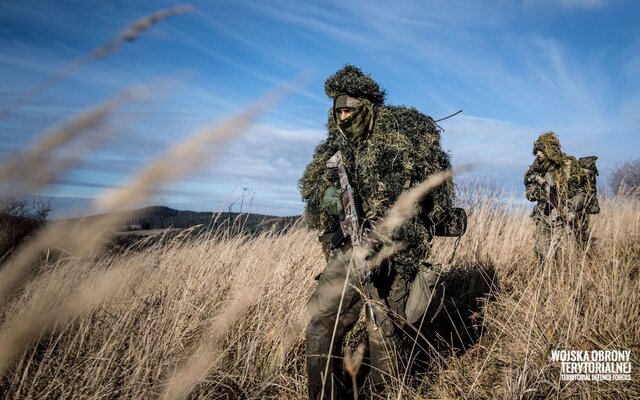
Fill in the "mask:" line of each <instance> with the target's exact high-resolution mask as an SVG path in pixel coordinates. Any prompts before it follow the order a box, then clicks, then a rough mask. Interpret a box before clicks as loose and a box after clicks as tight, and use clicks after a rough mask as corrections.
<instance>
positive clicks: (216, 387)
mask: <svg viewBox="0 0 640 400" xmlns="http://www.w3.org/2000/svg"><path fill="white" fill-rule="evenodd" d="M479 190H480V189H479ZM498 198H499V197H497V196H495V194H491V195H488V194H484V195H483V194H480V196H478V197H477V198H476V199H475V200H472V201H474V202H475V204H474V207H473V212H472V213H471V215H470V218H469V230H468V232H467V234H466V235H465V237H464V238H463V239H462V241H461V243H460V244H459V246H458V249H457V251H456V255H455V258H454V260H455V261H454V262H453V264H449V263H448V262H447V261H448V259H449V257H450V256H451V253H452V252H453V246H454V239H437V240H436V243H435V246H434V248H435V250H436V252H435V254H434V259H435V260H440V261H441V263H442V267H443V269H444V270H445V271H446V270H448V269H449V270H450V269H451V268H459V269H463V268H467V269H468V268H471V269H476V270H478V271H483V270H484V269H485V268H486V267H487V265H488V264H492V266H493V268H495V272H496V274H497V277H498V279H499V282H500V290H499V291H498V292H496V293H493V300H492V301H488V302H486V303H485V306H484V309H483V311H484V312H483V315H482V317H481V318H480V319H479V321H481V323H482V326H475V327H473V326H470V327H469V329H482V330H483V331H484V335H483V336H482V337H481V338H480V340H479V342H478V343H476V344H475V345H472V346H471V347H470V348H467V349H464V350H466V351H464V352H462V351H459V350H460V349H458V351H451V352H449V353H448V354H447V356H445V357H439V358H435V359H434V360H433V365H432V366H431V368H430V369H429V371H428V373H427V374H425V375H423V376H422V379H423V383H422V384H421V385H418V386H416V385H415V383H416V382H415V380H413V382H412V383H413V384H412V385H408V384H407V382H410V381H411V380H410V379H407V377H404V376H401V375H402V374H399V376H397V377H396V382H397V383H398V385H395V387H394V393H398V392H400V393H399V395H400V396H401V398H408V397H411V398H432V397H437V398H443V397H448V398H513V397H515V398H521V397H523V398H546V397H554V398H556V397H559V398H570V397H572V396H573V397H575V396H579V397H589V396H591V397H594V398H611V399H615V398H631V397H633V396H634V395H637V394H638V393H640V392H639V391H638V390H639V388H638V386H637V368H638V361H637V358H635V359H634V363H635V364H634V365H633V370H634V372H633V376H634V378H635V379H636V380H635V381H633V382H628V381H626V382H625V381H623V382H561V381H560V380H559V365H556V364H557V363H553V362H551V361H550V360H549V355H550V350H551V349H556V348H560V349H588V350H591V349H629V350H631V351H632V354H634V357H637V354H638V351H640V348H639V347H640V345H639V343H640V325H639V323H638V318H637V316H638V315H639V314H640V305H639V304H640V301H639V300H640V284H639V281H638V268H639V265H640V263H639V261H640V249H639V248H638V241H639V239H640V204H639V203H638V202H633V201H631V200H629V199H609V200H607V201H605V202H603V206H604V207H603V214H602V215H599V216H597V217H595V218H594V221H593V223H594V224H593V225H594V229H593V231H594V237H596V238H597V241H596V242H595V244H594V248H593V250H592V253H591V255H589V256H585V255H584V254H581V253H576V252H574V251H573V249H571V248H566V249H564V251H563V252H562V256H561V257H559V259H558V261H557V264H556V265H555V266H554V267H552V268H551V267H550V268H547V269H545V270H540V269H538V268H537V267H536V265H535V258H534V256H533V252H532V245H533V243H532V235H531V234H532V231H533V226H532V224H531V223H530V222H529V219H528V218H527V210H526V209H523V208H518V207H514V206H513V204H512V203H511V202H507V204H500V203H499V202H498V200H497V199H498ZM323 264H324V259H323V256H322V253H321V249H320V246H319V244H318V243H317V241H316V237H315V234H314V233H312V232H309V231H307V230H305V229H303V228H300V229H294V230H291V231H289V232H287V233H285V234H279V233H277V232H270V233H265V234H262V235H260V236H259V237H255V238H246V237H244V238H243V237H235V238H231V237H228V236H227V237H224V236H219V235H215V234H208V235H206V236H204V237H202V238H201V240H200V241H195V242H194V241H188V242H181V241H180V240H179V239H176V240H174V241H173V242H172V243H170V244H168V245H167V244H165V245H163V246H158V247H156V248H151V249H148V250H147V251H144V252H142V253H140V252H138V253H133V252H132V253H124V254H121V255H119V256H115V257H104V258H101V259H99V260H94V259H86V258H78V257H70V258H67V259H64V260H59V261H57V262H56V263H55V264H47V265H44V266H43V267H42V270H41V273H40V274H39V275H38V277H37V278H35V279H33V280H31V281H30V282H29V283H28V284H27V285H26V286H25V287H24V290H23V291H22V292H21V293H20V296H17V297H15V298H13V300H12V301H11V302H10V303H9V304H8V306H7V307H4V308H3V312H2V328H1V333H0V349H2V351H1V353H2V355H1V357H0V371H2V374H3V378H2V385H1V388H2V390H3V392H4V397H5V398H27V397H30V398H60V397H64V398H80V397H82V398H95V399H97V398H156V397H163V398H181V397H183V396H184V395H187V394H188V396H187V397H189V398H205V397H207V398H246V397H255V398H264V397H271V398H305V396H306V388H305V384H306V378H305V372H304V358H303V354H304V352H303V348H304V342H303V333H302V332H303V329H304V326H305V324H306V321H305V313H304V308H305V303H306V300H307V298H308V296H309V295H310V293H311V291H312V290H313V285H314V280H313V277H314V276H315V275H316V274H317V273H318V272H320V271H321V270H322V268H323ZM452 265H455V267H452ZM402 382H405V383H404V384H401V383H402Z"/></svg>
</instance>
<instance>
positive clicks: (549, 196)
mask: <svg viewBox="0 0 640 400" xmlns="http://www.w3.org/2000/svg"><path fill="white" fill-rule="evenodd" d="M532 181H533V182H535V183H537V184H538V185H540V187H541V188H542V190H544V192H545V193H546V199H545V200H544V202H545V203H547V204H548V205H549V207H551V208H552V209H555V210H556V211H557V212H558V215H559V216H560V219H561V220H562V221H564V222H566V223H571V222H573V220H574V219H575V215H574V214H573V212H571V211H570V210H569V209H568V207H567V204H565V203H563V202H562V201H561V199H560V198H559V196H558V188H557V187H556V185H555V184H553V185H550V184H549V182H548V181H546V180H545V179H544V178H542V177H541V176H540V175H535V176H534V177H533V178H532Z"/></svg>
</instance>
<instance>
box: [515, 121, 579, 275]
mask: <svg viewBox="0 0 640 400" xmlns="http://www.w3.org/2000/svg"><path fill="white" fill-rule="evenodd" d="M533 154H534V155H535V156H536V158H535V160H534V161H533V164H531V166H530V167H529V169H528V170H527V172H526V174H525V176H524V184H525V188H526V192H525V194H526V196H527V199H528V200H529V201H535V202H537V204H536V206H535V207H534V208H533V212H532V214H531V217H532V218H533V220H534V223H535V226H536V228H535V253H536V256H537V257H538V260H539V262H540V265H544V264H545V262H546V261H547V260H549V259H552V258H553V256H554V255H555V250H556V249H555V247H557V245H558V243H559V239H560V238H561V237H562V234H563V233H565V232H566V229H569V231H570V232H569V233H570V234H572V235H573V236H574V237H575V240H576V243H577V244H578V246H579V248H584V246H585V245H586V243H587V241H588V239H589V220H588V215H587V211H586V210H585V202H586V195H587V194H586V176H585V174H584V172H583V169H582V168H581V166H580V163H579V162H578V160H577V159H576V158H575V157H573V156H569V155H567V154H565V153H563V152H562V150H561V148H560V141H559V140H558V138H557V137H556V135H555V133H553V132H545V133H543V134H541V135H540V136H539V137H538V139H537V140H536V141H535V143H534V145H533Z"/></svg>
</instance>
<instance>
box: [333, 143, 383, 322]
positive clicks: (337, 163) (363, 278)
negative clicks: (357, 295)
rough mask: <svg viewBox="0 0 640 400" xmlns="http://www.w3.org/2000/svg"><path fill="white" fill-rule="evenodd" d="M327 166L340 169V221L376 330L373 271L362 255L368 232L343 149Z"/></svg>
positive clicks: (368, 312) (368, 311) (370, 317)
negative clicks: (372, 283) (350, 247)
mask: <svg viewBox="0 0 640 400" xmlns="http://www.w3.org/2000/svg"><path fill="white" fill-rule="evenodd" d="M327 167H329V168H336V169H337V170H338V178H339V180H340V194H341V197H342V211H343V212H344V219H343V220H342V221H340V230H341V231H342V234H343V235H344V237H345V238H348V239H350V240H351V246H352V248H353V251H352V252H351V261H350V262H351V263H352V264H353V265H355V267H356V276H357V281H358V284H359V285H360V286H361V289H362V290H363V293H364V298H365V299H364V300H365V307H366V308H367V314H368V315H369V319H370V321H371V326H372V329H373V330H374V331H375V330H377V329H378V325H377V323H376V316H375V313H374V311H373V303H372V301H371V293H370V291H369V286H370V284H371V271H370V270H369V268H368V266H367V262H366V260H364V259H363V258H362V257H361V256H360V255H361V254H363V252H362V251H360V250H362V249H363V248H364V247H365V245H366V243H365V239H366V232H365V230H364V229H363V227H362V224H361V222H360V218H359V217H358V207H357V205H356V202H355V197H354V193H353V187H352V186H351V184H350V183H349V176H348V175H347V169H346V168H345V166H344V163H343V162H342V152H341V151H339V150H338V151H337V152H336V153H335V154H334V155H333V156H332V157H331V158H330V159H329V160H328V161H327ZM350 267H351V265H350Z"/></svg>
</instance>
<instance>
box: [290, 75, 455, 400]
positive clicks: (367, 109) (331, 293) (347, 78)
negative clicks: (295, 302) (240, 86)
mask: <svg viewBox="0 0 640 400" xmlns="http://www.w3.org/2000/svg"><path fill="white" fill-rule="evenodd" d="M324 88H325V93H326V95H327V96H328V97H329V98H331V99H333V107H332V108H331V109H330V112H329V118H328V122H327V128H328V136H327V138H326V139H325V140H324V141H323V142H321V143H320V144H319V145H318V146H317V147H316V149H315V154H314V156H313V160H312V161H311V163H310V164H309V165H308V166H307V168H306V170H305V171H304V175H303V176H302V178H301V179H300V182H299V186H300V191H301V194H302V198H303V200H304V201H305V202H306V210H305V211H306V212H305V217H306V220H307V222H308V224H309V225H310V226H311V227H312V228H315V229H318V230H319V231H320V232H321V233H322V234H321V235H320V241H321V242H322V243H323V249H324V250H325V256H326V257H327V266H326V268H325V270H324V271H323V273H322V274H321V275H320V276H319V277H318V286H317V287H316V290H315V292H314V293H313V295H312V296H311V298H310V300H309V303H308V313H309V316H310V317H311V320H310V323H309V326H308V328H307V331H306V339H307V341H306V343H307V374H308V380H309V396H310V397H311V398H312V399H317V398H320V396H321V393H324V397H325V398H339V397H340V396H342V395H343V394H344V387H345V386H346V387H350V386H351V385H350V383H349V384H347V385H344V384H343V382H341V379H343V377H342V372H341V364H342V362H341V361H339V359H336V360H335V362H334V360H333V358H334V357H340V350H341V347H342V343H343V339H344V336H345V334H346V333H347V332H348V331H349V330H350V329H351V328H352V327H353V326H354V324H355V323H356V322H357V321H358V319H359V315H360V310H361V309H362V306H363V299H362V297H361V294H360V293H359V291H358V290H357V289H356V285H355V282H354V273H351V274H350V275H349V279H348V284H347V285H346V286H345V280H347V269H348V268H349V260H350V257H351V254H352V250H351V246H350V243H349V241H346V242H341V243H336V241H335V240H333V244H332V243H331V242H332V241H331V240H330V238H332V237H333V238H335V233H336V232H337V231H338V230H339V229H340V225H339V224H340V222H339V221H340V218H343V216H344V211H343V209H342V203H341V190H340V183H339V180H338V177H337V173H336V171H335V169H330V168H327V161H328V160H329V159H330V158H331V157H332V156H333V155H334V154H335V153H336V152H337V151H341V153H342V157H343V161H344V165H345V167H346V170H347V172H348V175H349V179H350V181H351V185H352V187H353V193H354V198H355V203H356V205H357V208H358V210H359V212H358V215H359V216H361V219H362V224H363V226H364V227H365V228H366V229H370V230H371V233H372V234H371V235H369V236H370V237H371V238H374V237H375V226H376V221H378V220H379V219H380V218H382V217H384V216H385V214H386V212H387V210H388V208H389V207H390V206H391V205H393V204H394V202H395V201H396V199H397V198H398V196H399V195H400V194H401V193H402V192H403V191H404V190H407V189H409V188H411V187H412V186H414V185H416V184H418V183H420V182H422V181H424V180H425V179H427V178H428V177H429V176H430V175H432V174H434V173H437V172H440V171H443V170H446V169H449V168H450V167H451V164H450V160H449V156H448V154H447V153H446V152H444V151H443V150H442V148H441V146H440V130H439V128H438V126H437V125H436V123H435V122H434V121H433V119H431V118H430V117H429V116H426V115H424V114H422V113H420V112H418V111H417V110H416V109H415V108H409V107H398V106H390V105H385V103H384V100H385V92H384V90H383V89H381V88H380V86H379V85H378V84H377V83H376V82H375V81H374V80H373V79H372V78H371V77H369V76H367V75H365V74H364V73H363V72H362V71H360V70H359V69H358V68H356V67H354V66H351V65H346V66H345V67H344V68H342V69H341V70H339V71H338V72H336V73H335V74H334V75H332V76H330V77H329V78H328V79H327V80H326V82H325V86H324ZM452 200H453V183H452V182H451V181H447V182H446V183H445V184H444V185H441V186H440V187H438V188H437V189H435V190H434V191H432V192H431V193H429V194H428V195H427V197H426V198H425V199H424V200H423V201H422V202H421V203H420V204H416V207H417V211H418V213H417V214H416V215H417V216H416V217H414V218H413V219H410V220H409V221H407V222H406V223H404V224H403V225H402V226H401V227H400V228H398V229H396V230H395V231H394V232H392V233H391V236H390V237H391V240H392V241H393V242H395V243H402V244H403V245H404V246H403V248H404V250H401V251H400V252H398V253H396V254H395V255H393V256H391V257H390V258H388V259H387V260H386V261H384V262H383V263H382V264H381V265H380V267H379V268H378V269H377V270H375V271H374V272H373V273H372V276H371V284H370V290H371V298H372V299H373V300H374V301H373V302H372V304H375V307H374V313H375V321H376V323H377V325H378V326H379V329H376V330H373V329H372V327H371V321H370V318H368V319H369V321H368V322H369V323H368V325H369V328H368V339H369V353H370V360H371V382H372V387H373V390H374V391H375V392H377V393H380V392H381V391H383V390H384V388H385V385H386V383H387V382H388V379H389V377H390V376H393V373H394V366H397V364H396V362H395V361H396V360H395V356H396V354H395V349H396V346H397V344H398V339H399V332H400V330H401V327H402V325H403V324H405V323H406V320H407V314H406V313H405V311H406V308H405V307H406V306H407V305H406V303H407V298H408V297H409V288H410V285H411V282H412V280H413V279H414V277H415V276H416V274H417V273H418V271H421V274H422V273H423V272H424V271H425V270H426V271H431V269H430V265H429V264H428V263H427V257H428V256H429V253H430V242H431V239H432V237H433V235H434V233H435V230H436V226H438V224H439V223H440V222H442V221H443V220H445V219H446V218H447V216H448V215H449V214H450V210H451V203H452ZM386 237H387V238H389V235H387V236H386ZM372 240H373V239H372ZM427 275H428V276H430V278H427V281H430V282H431V283H432V286H430V287H431V288H433V287H434V286H435V282H436V281H437V274H436V272H428V273H427ZM343 287H344V288H346V291H345V293H344V296H343ZM425 295H426V297H427V298H430V295H429V293H425ZM341 299H342V301H341ZM338 314H339V316H338ZM336 318H337V321H336ZM334 330H335V332H334ZM332 343H333V346H332ZM328 355H331V357H328ZM327 366H328V367H327ZM326 368H328V372H329V375H328V376H325V369H326ZM323 376H325V380H324V389H323V379H322V377H323ZM396 376H397V375H396ZM385 380H386V381H387V382H385ZM332 396H333V397H332Z"/></svg>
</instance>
